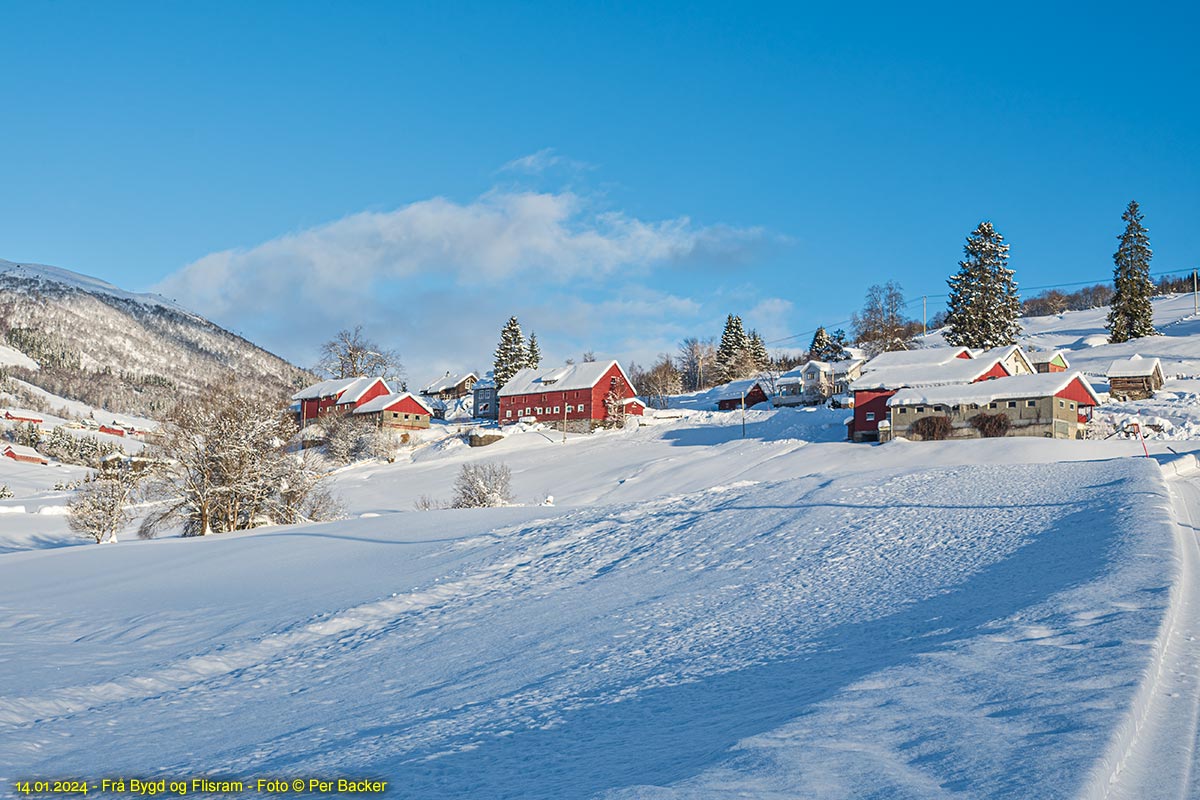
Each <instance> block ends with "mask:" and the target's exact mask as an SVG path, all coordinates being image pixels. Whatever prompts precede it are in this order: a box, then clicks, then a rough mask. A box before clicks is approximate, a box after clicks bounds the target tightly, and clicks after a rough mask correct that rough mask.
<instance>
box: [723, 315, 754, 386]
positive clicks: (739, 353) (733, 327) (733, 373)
mask: <svg viewBox="0 0 1200 800" xmlns="http://www.w3.org/2000/svg"><path fill="white" fill-rule="evenodd" d="M749 349H750V337H749V336H747V335H746V330H745V328H743V327H742V318H741V317H739V316H737V315H735V314H730V315H728V316H727V317H726V318H725V330H724V331H723V332H722V333H721V343H720V344H718V345H717V363H716V369H717V380H719V381H721V382H722V383H726V382H728V381H733V380H737V379H738V378H741V377H743V375H744V373H745V372H746V371H747V366H748V365H747V363H746V362H747V359H746V357H745V356H746V353H747V351H748V350H749Z"/></svg>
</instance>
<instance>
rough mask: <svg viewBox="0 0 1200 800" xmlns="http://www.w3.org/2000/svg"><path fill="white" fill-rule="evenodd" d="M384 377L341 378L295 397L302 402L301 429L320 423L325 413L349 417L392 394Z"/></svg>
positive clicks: (301, 392) (313, 386)
mask: <svg viewBox="0 0 1200 800" xmlns="http://www.w3.org/2000/svg"><path fill="white" fill-rule="evenodd" d="M391 393H392V390H391V389H389V388H388V385H387V382H386V381H384V379H383V378H339V379H336V380H331V381H321V382H320V383H314V384H313V385H312V386H309V387H308V388H306V389H301V390H300V391H298V392H296V393H295V394H294V395H292V400H295V401H298V402H299V403H300V409H299V412H298V413H299V416H300V427H301V428H303V427H304V426H305V425H307V424H308V423H309V422H313V421H315V420H317V419H318V418H319V417H321V416H322V415H324V414H328V413H329V412H331V411H332V412H335V413H338V414H345V413H347V412H349V411H353V410H354V409H356V408H358V407H359V406H361V405H362V404H363V403H367V402H369V401H371V400H374V399H375V398H376V397H383V396H384V395H385V394H391Z"/></svg>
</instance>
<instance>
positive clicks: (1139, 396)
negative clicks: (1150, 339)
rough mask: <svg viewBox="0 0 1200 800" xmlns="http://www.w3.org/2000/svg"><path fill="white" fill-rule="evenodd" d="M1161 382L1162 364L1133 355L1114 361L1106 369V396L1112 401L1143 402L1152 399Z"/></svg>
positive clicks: (1152, 359) (1154, 359)
mask: <svg viewBox="0 0 1200 800" xmlns="http://www.w3.org/2000/svg"><path fill="white" fill-rule="evenodd" d="M1163 382H1164V378H1163V371H1162V364H1161V363H1160V362H1159V360H1158V359H1157V358H1142V357H1141V356H1139V355H1134V356H1133V357H1132V358H1129V359H1127V360H1124V361H1114V362H1113V363H1112V365H1111V366H1110V367H1109V368H1108V394H1109V397H1111V398H1112V399H1114V400H1145V399H1146V398H1148V397H1153V396H1154V393H1155V392H1157V391H1158V390H1159V389H1161V388H1162V386H1163Z"/></svg>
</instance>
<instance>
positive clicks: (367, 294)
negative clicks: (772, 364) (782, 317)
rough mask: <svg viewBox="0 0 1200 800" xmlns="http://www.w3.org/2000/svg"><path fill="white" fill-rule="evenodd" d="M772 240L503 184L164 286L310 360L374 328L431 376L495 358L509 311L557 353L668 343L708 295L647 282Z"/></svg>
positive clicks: (219, 255)
mask: <svg viewBox="0 0 1200 800" xmlns="http://www.w3.org/2000/svg"><path fill="white" fill-rule="evenodd" d="M535 155H536V154H535ZM768 239H769V237H768V235H767V234H766V233H765V232H764V231H763V230H762V229H759V228H734V227H729V226H701V225H696V224H694V223H693V222H692V221H691V220H690V219H688V218H687V217H676V218H672V219H666V220H652V221H647V220H642V219H637V218H635V217H632V216H630V215H628V214H625V213H623V212H620V211H611V210H603V211H595V210H593V209H592V208H590V207H589V205H588V203H587V202H586V201H585V199H584V198H582V197H580V196H579V195H576V194H573V193H571V192H557V193H555V192H525V191H501V190H493V191H491V192H488V193H487V194H484V195H483V196H481V197H479V198H477V199H476V200H474V201H472V202H469V203H456V202H454V201H451V200H448V199H445V198H440V197H439V198H433V199H430V200H423V201H419V202H415V203H411V204H409V205H406V206H403V207H401V208H398V209H396V210H394V211H388V212H363V213H358V214H353V215H351V216H348V217H345V218H343V219H340V220H337V221H334V222H330V223H327V224H324V225H319V226H316V227H313V228H309V229H306V230H301V231H296V232H294V233H289V234H287V235H284V236H280V237H278V238H275V239H271V240H269V241H266V242H263V243H262V244H259V245H256V246H253V247H249V248H244V249H230V250H223V251H220V252H216V253H212V254H210V255H207V256H204V257H203V258H200V259H198V260H197V261H195V262H193V263H191V264H189V265H187V266H186V267H184V268H182V269H180V270H179V271H178V272H176V273H174V274H173V275H171V276H169V277H167V278H166V279H165V280H163V281H162V282H161V283H160V284H159V285H158V286H157V287H155V290H156V291H159V292H161V293H162V294H164V295H166V296H168V297H172V298H175V299H176V300H178V301H179V302H180V303H182V304H183V305H184V306H187V307H190V308H192V309H194V310H196V311H198V312H199V313H201V314H203V315H205V316H207V317H209V318H211V319H213V320H214V321H216V322H218V323H220V324H223V325H226V326H227V327H231V328H234V329H236V330H239V331H241V332H243V334H244V335H246V336H248V337H249V338H251V339H252V340H254V341H256V342H258V343H259V344H262V345H263V346H265V347H267V348H268V349H271V350H273V351H275V352H279V353H280V354H281V355H284V356H285V357H289V358H292V359H294V360H296V361H297V362H299V363H301V364H305V363H308V361H309V360H310V359H311V358H312V355H313V354H314V353H315V350H316V348H317V346H318V345H319V343H320V342H321V341H323V340H324V339H326V338H328V336H330V335H331V334H332V333H333V332H335V331H336V330H338V329H339V328H342V327H348V326H352V325H355V324H362V325H364V327H365V329H366V330H367V331H368V332H369V333H370V334H371V335H372V337H373V338H375V339H377V340H379V341H380V342H381V343H382V344H384V345H386V346H389V347H396V348H398V349H399V350H401V353H402V355H403V356H404V357H405V360H406V361H407V362H408V364H409V372H410V375H411V377H412V378H413V379H414V380H415V381H420V380H422V379H423V378H424V373H425V372H430V373H431V374H436V373H437V372H439V371H441V370H443V369H445V368H457V367H464V368H465V367H470V368H478V367H483V366H485V363H484V362H485V361H487V360H490V352H491V348H492V347H493V346H494V344H495V337H496V335H497V333H498V331H499V328H500V325H501V324H502V323H503V322H504V320H505V319H507V318H508V316H509V315H510V314H518V315H521V319H522V322H523V323H526V327H527V329H528V328H529V327H532V328H533V329H534V330H537V331H538V332H539V334H540V337H539V338H541V339H542V341H543V347H544V349H545V351H546V352H547V353H548V354H549V353H553V352H556V351H559V350H560V349H561V352H562V355H563V357H566V356H570V355H574V356H576V357H577V355H578V354H577V353H576V352H575V351H576V350H582V349H586V348H588V347H592V348H595V349H596V350H597V352H600V351H603V350H608V351H611V350H612V349H614V348H615V347H617V346H618V345H619V343H620V342H623V341H627V340H628V339H629V337H630V336H633V337H635V338H636V337H638V336H644V337H645V340H646V341H647V342H654V344H653V345H652V346H655V347H658V346H660V345H661V344H662V343H665V342H667V341H669V340H670V338H671V337H675V336H677V335H680V334H681V332H683V333H686V332H687V330H688V327H687V326H689V325H695V324H697V323H698V322H699V319H698V314H699V313H700V305H701V304H700V303H699V302H697V301H696V300H694V299H692V298H689V297H686V296H682V295H680V294H676V293H670V292H660V291H657V290H650V289H647V288H645V285H644V284H645V283H646V282H647V281H649V280H650V279H651V278H652V277H654V276H655V274H659V273H661V274H664V275H667V276H671V279H672V280H673V276H681V277H684V278H686V277H687V275H688V274H689V273H688V271H668V272H666V273H663V270H664V269H667V270H669V269H670V268H672V267H678V266H681V265H682V266H688V267H691V266H693V265H722V264H730V263H737V262H740V261H745V260H747V258H748V256H749V255H750V254H751V253H753V252H755V251H756V249H757V248H759V247H760V246H762V245H763V244H764V243H766V242H767V241H768ZM683 285H691V281H690V280H689V281H688V282H687V283H685V284H683ZM585 296H586V297H589V298H590V299H589V300H587V301H586V302H585V301H584V300H582V299H581V298H582V297H585ZM773 311H778V309H774V310H773ZM527 320H528V321H527ZM552 339H557V340H558V341H557V342H555V341H552ZM612 354H613V355H621V354H620V353H619V352H613V353H612ZM451 362H453V363H451Z"/></svg>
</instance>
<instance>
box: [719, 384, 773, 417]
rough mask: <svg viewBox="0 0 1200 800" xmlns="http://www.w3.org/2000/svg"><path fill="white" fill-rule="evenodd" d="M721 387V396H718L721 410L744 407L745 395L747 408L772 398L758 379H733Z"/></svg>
mask: <svg viewBox="0 0 1200 800" xmlns="http://www.w3.org/2000/svg"><path fill="white" fill-rule="evenodd" d="M719 389H720V396H719V397H718V398H717V409H718V410H720V411H732V410H734V409H735V408H741V407H742V398H743V397H745V401H746V408H751V407H752V406H756V405H758V404H759V403H766V402H767V401H768V400H770V399H771V398H770V397H769V396H768V395H767V392H766V390H765V389H763V387H762V384H761V383H759V382H758V381H756V380H753V379H750V380H741V381H732V382H730V383H727V384H725V385H724V386H722V387H719Z"/></svg>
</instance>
